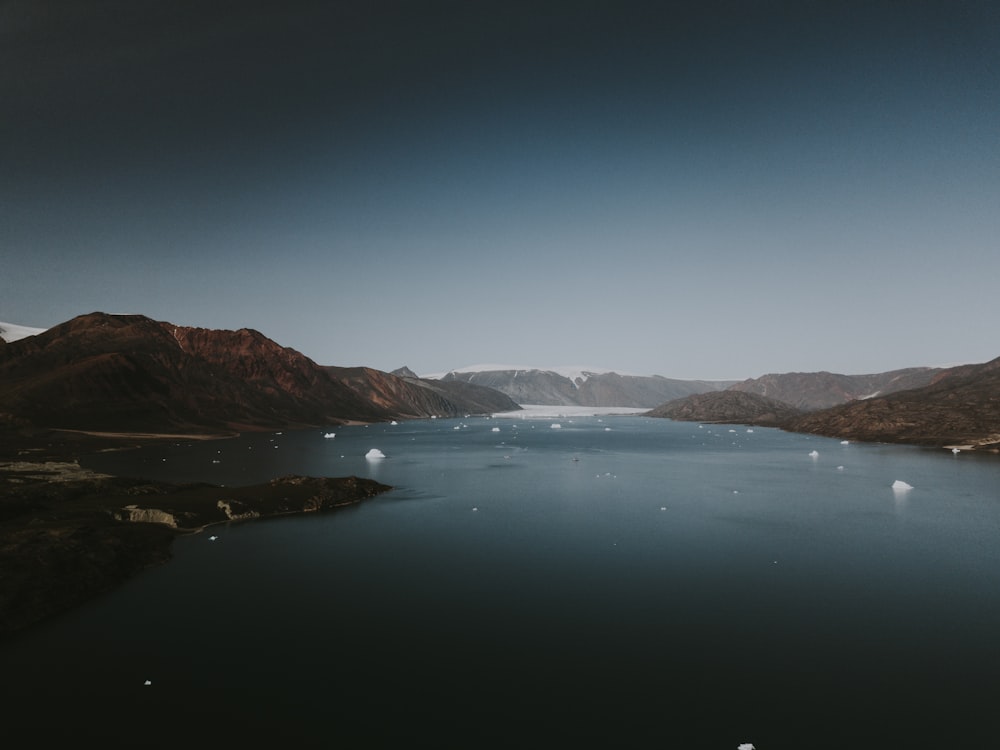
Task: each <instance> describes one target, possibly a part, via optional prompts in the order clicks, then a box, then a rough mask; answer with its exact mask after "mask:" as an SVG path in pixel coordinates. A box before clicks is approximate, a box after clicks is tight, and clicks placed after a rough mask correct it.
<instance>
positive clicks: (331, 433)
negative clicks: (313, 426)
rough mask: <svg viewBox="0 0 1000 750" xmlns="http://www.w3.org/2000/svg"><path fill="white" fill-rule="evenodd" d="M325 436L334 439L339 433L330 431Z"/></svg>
mask: <svg viewBox="0 0 1000 750" xmlns="http://www.w3.org/2000/svg"><path fill="white" fill-rule="evenodd" d="M323 437H325V438H326V439H327V440H333V438H335V437H337V433H336V432H328V433H326V434H325V435H324V436H323Z"/></svg>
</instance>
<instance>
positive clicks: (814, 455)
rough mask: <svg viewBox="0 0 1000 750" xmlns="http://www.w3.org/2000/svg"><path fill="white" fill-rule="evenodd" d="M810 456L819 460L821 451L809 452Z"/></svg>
mask: <svg viewBox="0 0 1000 750" xmlns="http://www.w3.org/2000/svg"><path fill="white" fill-rule="evenodd" d="M809 455H810V457H812V458H819V451H809Z"/></svg>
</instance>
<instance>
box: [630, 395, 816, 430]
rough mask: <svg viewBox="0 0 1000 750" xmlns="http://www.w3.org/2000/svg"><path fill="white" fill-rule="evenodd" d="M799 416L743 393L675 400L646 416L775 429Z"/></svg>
mask: <svg viewBox="0 0 1000 750" xmlns="http://www.w3.org/2000/svg"><path fill="white" fill-rule="evenodd" d="M801 413H802V412H801V411H800V410H799V409H796V408H795V407H793V406H789V405H788V404H786V403H783V402H781V401H776V400H775V399H773V398H767V397H766V396H760V395H758V394H756V393H744V392H742V391H734V390H727V391H716V392H712V393H697V394H694V395H692V396H686V397H685V398H681V399H675V400H674V401H670V402H668V403H666V404H663V405H662V406H658V407H656V408H655V409H653V410H652V411H650V412H648V413H647V415H646V416H649V417H665V418H667V419H676V420H678V421H684V422H718V423H724V424H753V425H762V426H768V427H775V426H778V425H779V424H781V423H783V422H784V421H786V420H788V419H791V418H793V417H796V416H798V415H800V414H801Z"/></svg>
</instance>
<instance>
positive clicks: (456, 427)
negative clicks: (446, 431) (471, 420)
mask: <svg viewBox="0 0 1000 750" xmlns="http://www.w3.org/2000/svg"><path fill="white" fill-rule="evenodd" d="M451 429H453V430H461V429H462V425H460V424H457V425H455V426H454V427H452V428H451Z"/></svg>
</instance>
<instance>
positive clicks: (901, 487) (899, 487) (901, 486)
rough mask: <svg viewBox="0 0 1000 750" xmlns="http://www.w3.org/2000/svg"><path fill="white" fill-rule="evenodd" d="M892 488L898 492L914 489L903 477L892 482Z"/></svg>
mask: <svg viewBox="0 0 1000 750" xmlns="http://www.w3.org/2000/svg"><path fill="white" fill-rule="evenodd" d="M892 489H893V490H895V491H897V492H905V491H906V490H912V489H913V485H912V484H907V483H906V482H904V481H903V480H902V479H897V480H896V481H895V482H893V483H892Z"/></svg>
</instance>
